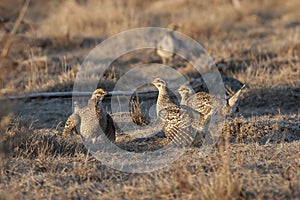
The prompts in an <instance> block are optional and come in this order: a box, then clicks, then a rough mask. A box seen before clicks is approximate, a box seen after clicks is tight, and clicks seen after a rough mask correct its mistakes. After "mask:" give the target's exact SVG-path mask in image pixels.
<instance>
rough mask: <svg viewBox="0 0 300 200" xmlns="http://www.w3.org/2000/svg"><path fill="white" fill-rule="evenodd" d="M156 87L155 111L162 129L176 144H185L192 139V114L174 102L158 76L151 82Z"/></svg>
mask: <svg viewBox="0 0 300 200" xmlns="http://www.w3.org/2000/svg"><path fill="white" fill-rule="evenodd" d="M151 83H152V84H153V85H154V86H155V87H156V88H157V89H158V92H159V94H158V98H157V105H156V111H157V115H158V117H159V118H160V119H161V120H162V124H161V125H162V129H163V131H164V132H165V135H166V137H167V138H168V139H170V140H171V141H172V142H174V143H175V144H177V145H185V144H188V143H191V142H192V141H193V140H194V135H193V129H192V127H191V124H192V121H193V116H192V114H191V113H190V112H189V111H188V110H186V109H184V108H181V107H179V106H177V105H176V104H174V103H173V102H172V101H171V100H170V99H169V96H168V93H167V91H166V83H165V81H163V80H162V79H160V78H156V79H154V80H153V81H152V82H151Z"/></svg>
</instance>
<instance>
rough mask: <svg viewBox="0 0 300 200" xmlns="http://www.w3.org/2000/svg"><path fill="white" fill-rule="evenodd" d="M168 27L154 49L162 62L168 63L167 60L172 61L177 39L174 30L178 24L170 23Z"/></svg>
mask: <svg viewBox="0 0 300 200" xmlns="http://www.w3.org/2000/svg"><path fill="white" fill-rule="evenodd" d="M168 28H170V29H171V30H169V31H168V32H167V33H166V34H165V35H164V36H163V37H162V39H161V40H160V41H159V42H158V44H157V49H156V53H157V54H158V55H159V56H160V57H161V58H162V63H163V64H168V62H169V61H172V59H173V56H174V52H175V46H176V44H175V43H176V41H177V40H176V38H175V36H174V31H175V30H177V28H178V25H176V24H174V23H172V24H170V25H169V26H168Z"/></svg>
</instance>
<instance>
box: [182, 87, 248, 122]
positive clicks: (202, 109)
mask: <svg viewBox="0 0 300 200" xmlns="http://www.w3.org/2000/svg"><path fill="white" fill-rule="evenodd" d="M244 88H245V85H243V86H242V87H241V88H240V89H239V90H238V91H237V92H236V93H234V94H233V95H232V96H231V97H229V98H227V99H226V104H225V105H220V102H221V101H220V98H218V97H216V96H212V95H210V94H208V93H206V92H198V93H196V94H193V92H192V90H191V89H190V88H189V87H188V86H184V85H183V86H181V87H180V88H179V89H178V90H177V91H178V92H179V94H180V95H181V97H182V100H181V104H182V105H186V106H188V107H190V108H192V109H194V110H196V111H198V112H199V113H201V114H203V118H202V121H201V122H200V124H202V125H203V124H204V123H205V122H206V120H207V119H208V118H209V117H210V116H211V114H212V113H213V112H214V107H213V106H216V107H217V108H220V109H221V110H220V111H221V112H222V114H223V115H225V116H228V115H230V114H232V112H233V111H235V106H236V105H237V101H238V99H239V96H240V93H241V91H242V90H243V89H244Z"/></svg>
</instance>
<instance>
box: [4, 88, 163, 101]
mask: <svg viewBox="0 0 300 200" xmlns="http://www.w3.org/2000/svg"><path fill="white" fill-rule="evenodd" d="M157 93H158V92H157V91H154V90H153V91H152V90H151V91H141V92H135V93H133V92H131V91H111V92H109V93H108V96H109V97H110V96H114V95H116V96H131V95H139V96H147V97H148V98H155V97H156V96H157ZM91 95H92V92H72V91H70V92H41V93H31V94H23V95H16V96H4V97H0V100H22V99H38V98H48V99H52V98H72V97H88V96H91Z"/></svg>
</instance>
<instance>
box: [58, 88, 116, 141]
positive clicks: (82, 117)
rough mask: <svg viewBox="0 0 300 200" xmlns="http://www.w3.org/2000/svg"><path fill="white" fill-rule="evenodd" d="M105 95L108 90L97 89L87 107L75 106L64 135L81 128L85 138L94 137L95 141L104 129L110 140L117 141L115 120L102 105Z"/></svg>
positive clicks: (76, 131)
mask: <svg viewBox="0 0 300 200" xmlns="http://www.w3.org/2000/svg"><path fill="white" fill-rule="evenodd" d="M105 95H107V92H105V91H104V90H102V89H97V90H95V91H94V92H93V95H92V97H91V98H90V99H89V101H88V105H87V106H86V107H84V108H81V109H79V108H78V106H75V109H74V113H73V114H72V115H71V116H70V117H69V118H68V120H67V122H66V125H65V129H64V131H63V135H65V136H66V135H69V134H70V133H71V131H74V132H75V133H78V130H80V135H81V136H82V137H83V139H92V140H93V141H94V142H95V139H96V138H97V137H98V136H100V135H101V133H102V131H103V132H104V134H105V135H106V137H107V138H108V139H109V140H111V141H115V139H116V136H115V125H114V122H113V120H112V118H111V116H110V115H109V114H108V113H107V112H106V110H105V108H104V107H103V105H102V100H103V98H104V97H105Z"/></svg>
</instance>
